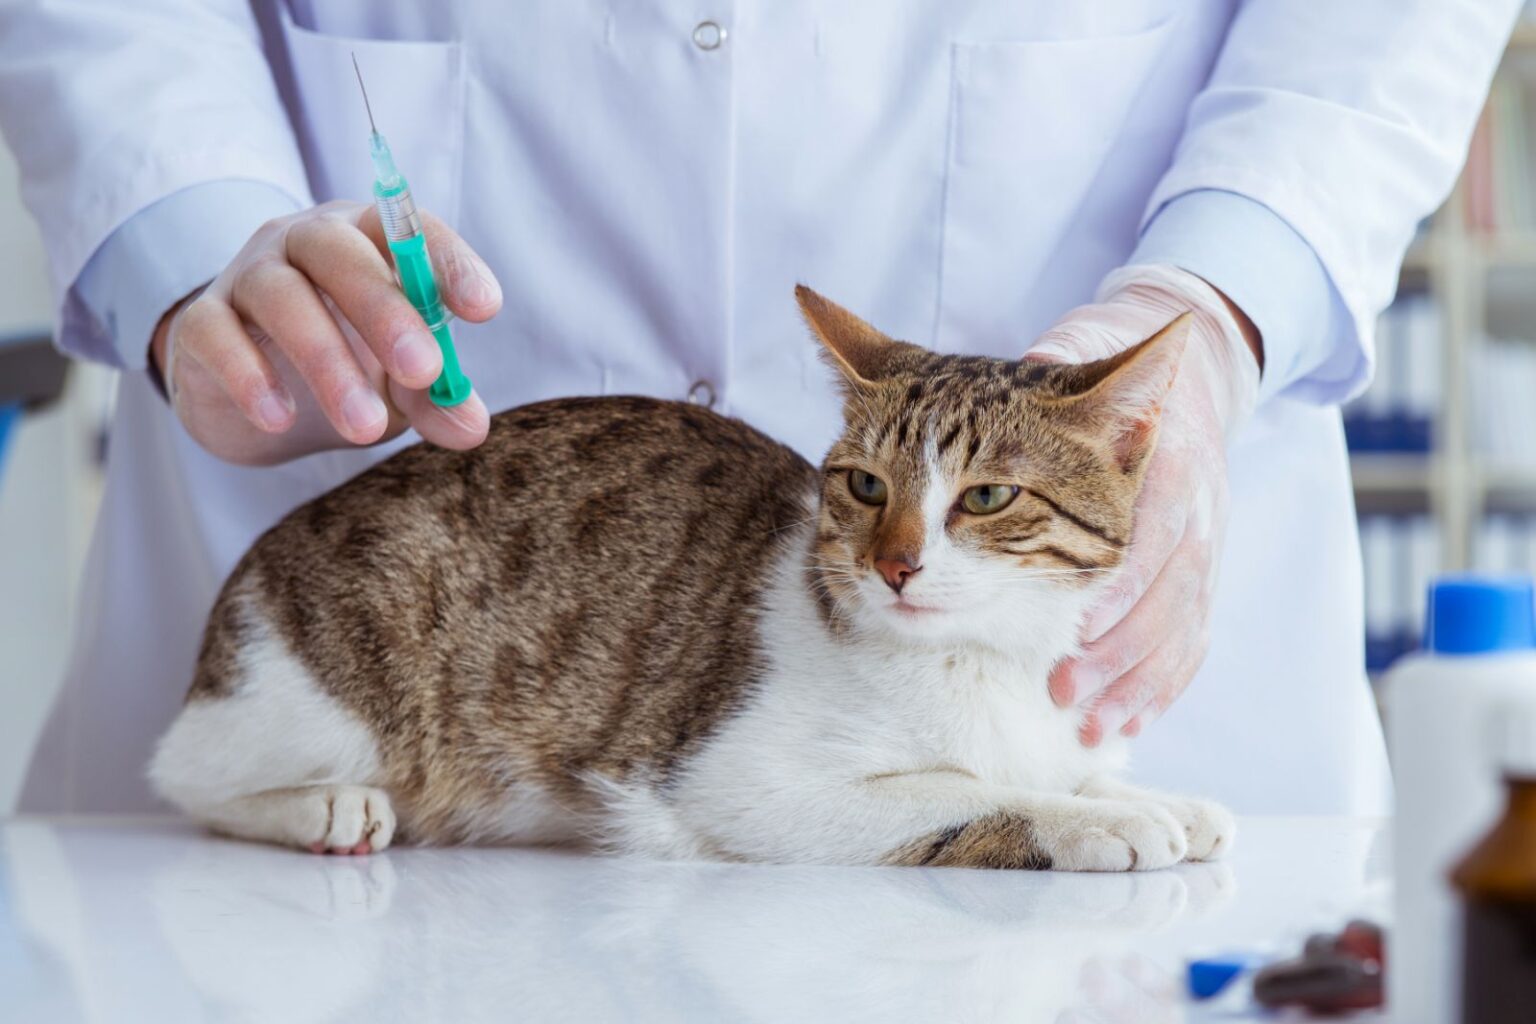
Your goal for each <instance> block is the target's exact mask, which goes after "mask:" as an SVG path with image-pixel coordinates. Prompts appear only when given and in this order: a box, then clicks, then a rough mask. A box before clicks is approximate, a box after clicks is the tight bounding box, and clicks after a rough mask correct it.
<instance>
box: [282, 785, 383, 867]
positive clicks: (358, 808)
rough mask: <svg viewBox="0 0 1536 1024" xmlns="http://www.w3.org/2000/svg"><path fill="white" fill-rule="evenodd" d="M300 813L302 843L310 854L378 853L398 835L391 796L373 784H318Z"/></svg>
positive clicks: (308, 796)
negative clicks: (390, 801) (301, 818)
mask: <svg viewBox="0 0 1536 1024" xmlns="http://www.w3.org/2000/svg"><path fill="white" fill-rule="evenodd" d="M300 814H301V815H302V816H303V818H304V819H305V821H304V822H303V824H302V825H301V827H300V828H299V830H298V831H299V834H300V835H301V836H305V837H306V838H304V839H303V840H302V841H301V845H302V846H304V847H305V848H306V849H308V850H309V851H310V852H311V853H341V854H348V853H350V854H362V853H377V852H379V851H380V850H384V849H387V848H388V847H389V844H390V842H391V841H392V840H393V839H394V838H395V812H394V808H392V807H391V806H390V803H389V796H388V794H386V793H385V792H384V791H383V790H382V789H374V788H373V787H371V786H316V787H315V788H314V789H313V790H311V791H310V792H309V793H308V794H307V795H306V798H305V800H304V803H303V806H302V809H301V810H300Z"/></svg>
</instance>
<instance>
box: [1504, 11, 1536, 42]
mask: <svg viewBox="0 0 1536 1024" xmlns="http://www.w3.org/2000/svg"><path fill="white" fill-rule="evenodd" d="M1509 49H1511V50H1536V23H1532V22H1529V21H1526V20H1525V19H1524V18H1522V19H1521V20H1520V21H1518V22H1516V23H1515V31H1514V34H1513V35H1511V36H1510V37H1509Z"/></svg>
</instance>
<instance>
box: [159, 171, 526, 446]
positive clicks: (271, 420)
mask: <svg viewBox="0 0 1536 1024" xmlns="http://www.w3.org/2000/svg"><path fill="white" fill-rule="evenodd" d="M416 224H417V225H418V230H417V231H416V232H415V233H414V237H416V238H419V239H420V243H421V246H422V248H424V249H427V250H429V251H430V253H431V263H430V265H431V267H432V271H433V273H432V274H431V275H430V279H431V280H432V281H433V283H434V284H435V285H438V286H440V290H439V294H438V300H439V305H440V306H445V307H446V308H447V310H448V311H449V312H451V313H452V314H453V315H454V316H457V317H458V318H460V319H462V320H466V321H470V322H480V321H484V320H488V319H490V318H491V317H492V316H494V315H495V314H496V312H497V310H499V309H500V307H501V287H500V285H499V284H498V283H497V281H496V279H495V277H494V276H493V275H492V274H491V272H490V270H489V269H488V268H487V267H486V265H485V263H484V261H483V260H481V259H480V257H479V256H478V255H476V253H475V252H474V250H472V249H471V248H470V247H469V245H468V244H467V243H465V242H464V240H463V239H461V238H460V237H459V236H458V235H457V234H455V233H454V232H453V231H452V230H451V229H450V228H448V227H447V225H445V224H443V223H442V222H441V221H439V220H438V219H436V218H435V217H433V216H432V215H431V214H429V213H425V212H418V213H417V214H416ZM391 260H392V254H391V248H390V245H389V238H388V237H386V232H385V230H384V227H383V225H382V224H381V222H380V218H379V211H378V210H377V209H376V208H375V207H374V206H371V205H367V204H363V203H355V202H343V201H337V202H332V203H326V204H324V205H322V206H317V207H313V208H311V209H308V210H304V211H301V212H298V213H294V214H292V215H290V216H287V217H281V218H278V219H276V220H272V221H269V222H267V223H266V224H263V225H262V226H261V227H260V228H259V229H258V230H257V231H256V233H255V234H254V235H252V236H251V238H250V240H249V241H248V242H247V243H246V244H245V246H244V248H242V249H241V250H240V252H239V253H238V254H237V255H236V256H235V258H234V259H233V260H231V261H230V263H229V265H228V266H226V267H225V268H224V270H223V271H222V272H221V273H220V274H219V276H218V277H217V278H215V279H214V280H213V282H212V283H211V284H209V285H208V286H207V287H206V288H205V289H203V290H202V291H201V293H198V294H196V295H195V296H193V297H189V298H187V299H185V300H183V301H182V302H181V303H178V304H177V306H176V307H175V308H174V309H172V310H171V311H169V312H168V313H167V315H166V316H165V317H163V318H162V320H161V322H160V324H159V326H158V327H157V329H156V331H155V336H154V340H153V344H152V347H151V352H152V357H153V358H154V360H155V363H156V365H157V366H158V367H159V368H160V370H161V372H162V374H163V375H164V376H165V378H166V382H167V386H168V389H169V390H170V392H171V396H172V404H173V407H174V408H175V410H176V413H177V415H178V416H179V417H180V418H181V421H182V423H183V425H184V426H185V427H186V429H187V431H188V432H189V433H190V434H191V435H192V437H193V438H194V439H195V440H197V441H198V443H199V444H201V445H202V446H203V447H204V448H206V449H207V450H208V451H210V452H212V453H213V454H214V455H216V456H218V457H220V458H223V459H225V460H227V461H231V462H238V463H243V464H253V465H254V464H271V463H277V462H284V461H287V460H289V459H293V458H297V457H299V456H302V455H307V454H309V453H311V452H315V451H321V450H324V449H328V448H342V447H350V446H353V445H367V444H373V443H376V442H378V441H382V440H387V439H389V438H391V437H394V436H395V435H397V434H399V433H400V432H401V431H403V430H405V429H406V428H407V427H414V428H415V429H416V430H417V431H418V432H419V433H420V434H421V435H422V436H423V437H424V438H426V439H427V440H429V441H431V442H433V443H434V444H438V445H441V446H443V447H446V448H460V449H462V448H472V447H474V446H475V445H478V444H479V443H480V442H481V441H483V440H484V439H485V436H486V432H487V431H488V429H489V415H488V413H487V412H486V408H485V405H484V403H482V402H481V400H480V398H479V396H478V395H476V394H475V393H474V392H473V391H470V392H469V394H468V397H467V398H465V399H463V400H461V401H459V402H458V403H457V404H454V405H439V404H436V403H434V401H433V400H432V398H431V397H430V394H429V389H430V388H431V387H432V386H433V384H434V383H435V382H436V381H437V380H438V378H439V377H440V376H443V375H444V370H445V362H444V358H443V350H442V349H441V348H440V343H439V340H438V338H436V337H434V335H433V333H432V332H431V331H430V330H429V329H428V326H427V324H426V323H424V322H423V316H422V314H421V313H420V312H418V310H417V308H416V307H415V306H413V304H412V302H411V301H410V300H409V299H408V298H407V297H406V295H405V294H403V293H402V291H401V283H400V282H398V281H397V279H396V276H395V271H394V269H393V268H392V267H391ZM423 265H425V264H424V263H423V262H418V263H417V264H415V266H416V267H417V268H420V267H421V266H423ZM402 269H403V268H402ZM428 308H429V310H430V306H429V307H428ZM436 319H437V320H438V321H443V320H445V319H446V318H444V317H437V318H436ZM439 326H441V323H439ZM445 333H446V331H445ZM463 386H464V387H465V388H467V382H465V384H464V385H463ZM450 397H451V396H450Z"/></svg>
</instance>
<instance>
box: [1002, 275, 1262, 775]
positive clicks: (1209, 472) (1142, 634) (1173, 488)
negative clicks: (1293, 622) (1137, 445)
mask: <svg viewBox="0 0 1536 1024" xmlns="http://www.w3.org/2000/svg"><path fill="white" fill-rule="evenodd" d="M1185 311H1190V312H1192V313H1194V321H1193V323H1192V324H1191V327H1190V334H1189V340H1188V342H1187V345H1186V348H1185V351H1184V358H1183V362H1182V363H1181V364H1180V367H1179V373H1178V376H1177V378H1175V380H1174V384H1173V387H1172V389H1171V390H1170V392H1169V394H1168V399H1167V402H1166V403H1165V405H1164V407H1163V414H1162V425H1161V428H1160V430H1159V432H1158V440H1157V448H1156V450H1155V451H1154V452H1153V454H1152V459H1151V461H1150V462H1149V463H1148V465H1147V472H1146V478H1145V482H1144V484H1143V486H1142V491H1141V495H1140V497H1139V498H1138V499H1137V502H1136V522H1135V526H1134V528H1133V529H1132V532H1131V542H1130V546H1129V547H1128V548H1127V550H1126V555H1125V562H1124V565H1123V567H1122V569H1121V571H1120V572H1119V574H1118V575H1117V577H1116V580H1115V582H1114V583H1113V584H1112V585H1111V586H1110V588H1109V589H1108V590H1107V591H1106V592H1105V593H1104V595H1103V597H1102V598H1101V599H1100V601H1099V603H1098V604H1097V605H1096V606H1095V607H1094V608H1093V610H1092V611H1090V613H1089V615H1088V618H1087V621H1086V622H1085V623H1084V627H1083V634H1082V639H1083V652H1082V654H1081V655H1080V656H1079V657H1077V658H1074V659H1070V660H1067V661H1063V662H1062V663H1061V664H1059V665H1057V666H1056V668H1055V669H1054V670H1053V671H1052V673H1051V677H1050V690H1051V697H1052V698H1053V699H1054V700H1055V702H1056V703H1057V704H1058V705H1060V706H1062V707H1071V706H1078V707H1086V708H1088V709H1089V714H1088V715H1087V716H1086V718H1085V719H1084V723H1083V727H1082V732H1081V738H1082V741H1083V743H1085V744H1086V745H1088V746H1095V745H1097V744H1098V743H1099V741H1100V740H1101V739H1102V738H1103V737H1105V736H1108V735H1111V734H1112V733H1114V732H1115V731H1117V730H1118V731H1119V732H1120V733H1122V734H1123V735H1126V736H1135V735H1136V734H1137V733H1138V732H1140V731H1141V729H1142V728H1143V727H1144V726H1145V725H1146V724H1147V723H1148V722H1150V721H1152V720H1153V719H1154V718H1156V717H1157V716H1158V715H1159V714H1161V713H1162V712H1163V711H1164V710H1166V709H1167V708H1168V706H1169V705H1170V704H1171V703H1173V701H1174V700H1175V699H1176V698H1177V697H1178V696H1179V694H1181V693H1182V692H1183V691H1184V688H1185V687H1186V686H1188V685H1189V681H1190V680H1191V679H1192V678H1193V677H1194V674H1195V671H1196V669H1198V668H1199V667H1200V664H1201V662H1202V661H1203V660H1204V659H1205V654H1206V651H1207V649H1208V648H1209V646H1210V636H1209V619H1210V606H1211V594H1212V591H1213V589H1214V587H1215V583H1216V570H1217V563H1218V559H1219V557H1220V553H1221V543H1222V537H1223V533H1224V528H1225V525H1226V509H1227V463H1226V445H1227V442H1228V441H1229V440H1230V439H1231V437H1232V436H1233V434H1234V433H1235V432H1236V430H1237V429H1238V428H1239V427H1240V426H1241V425H1242V424H1243V422H1244V421H1245V420H1246V419H1247V418H1248V417H1249V415H1251V414H1252V412H1253V407H1254V402H1255V400H1256V398H1257V396H1258V387H1259V362H1258V357H1257V353H1256V352H1255V351H1254V348H1253V347H1250V344H1249V342H1248V341H1247V340H1246V339H1245V334H1244V324H1243V322H1241V321H1240V320H1239V317H1241V313H1239V312H1237V311H1236V307H1234V306H1232V305H1231V304H1230V303H1229V302H1228V301H1227V300H1226V298H1225V297H1224V296H1223V295H1222V294H1221V293H1220V292H1218V291H1216V289H1214V288H1212V287H1211V286H1210V285H1209V284H1207V283H1206V282H1205V281H1204V280H1202V279H1201V278H1199V277H1196V276H1195V275H1194V274H1191V273H1188V272H1186V271H1183V270H1179V269H1177V268H1175V267H1170V266H1164V265H1153V266H1133V267H1125V268H1122V269H1120V270H1117V271H1115V272H1114V273H1112V274H1110V275H1109V276H1108V277H1107V278H1105V279H1104V283H1103V284H1102V285H1100V286H1099V293H1098V301H1096V302H1095V303H1093V304H1092V305H1088V306H1080V307H1078V308H1077V309H1074V310H1072V311H1071V312H1069V313H1068V314H1067V315H1066V316H1064V317H1062V318H1061V320H1059V321H1058V322H1057V323H1056V325H1055V326H1054V327H1052V328H1051V329H1050V330H1048V331H1046V332H1045V334H1043V335H1041V337H1040V338H1039V339H1038V340H1037V341H1036V342H1035V343H1034V345H1033V346H1031V347H1030V349H1029V352H1028V353H1026V357H1028V358H1041V359H1051V360H1056V361H1062V362H1085V361H1088V360H1092V359H1102V358H1104V357H1106V356H1109V355H1112V354H1114V353H1116V352H1119V351H1121V350H1122V349H1125V348H1128V347H1129V346H1131V345H1133V344H1135V343H1136V342H1139V341H1141V340H1142V339H1144V338H1147V337H1149V336H1151V335H1152V334H1154V333H1155V332H1156V331H1158V330H1159V329H1160V328H1162V327H1163V326H1164V325H1166V324H1167V323H1168V322H1169V321H1170V320H1172V319H1173V318H1174V317H1176V316H1178V315H1179V314H1181V313H1183V312H1185ZM1247 327H1248V330H1250V331H1251V330H1252V326H1251V324H1249V325H1247ZM1254 338H1255V342H1254V345H1255V346H1256V344H1257V340H1256V339H1257V334H1256V332H1255V333H1254Z"/></svg>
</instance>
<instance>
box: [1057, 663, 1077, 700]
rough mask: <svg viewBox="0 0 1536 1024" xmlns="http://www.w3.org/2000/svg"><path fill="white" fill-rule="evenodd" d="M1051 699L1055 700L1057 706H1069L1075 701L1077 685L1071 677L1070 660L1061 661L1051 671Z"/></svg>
mask: <svg viewBox="0 0 1536 1024" xmlns="http://www.w3.org/2000/svg"><path fill="white" fill-rule="evenodd" d="M1050 690H1051V700H1053V701H1055V702H1056V706H1057V707H1059V708H1069V707H1071V706H1072V705H1073V704H1074V703H1075V701H1074V700H1073V698H1074V697H1075V696H1076V694H1077V686H1076V684H1075V683H1074V682H1073V679H1072V667H1071V663H1070V662H1062V663H1061V664H1060V665H1057V666H1056V668H1055V669H1053V670H1052V671H1051V681H1050Z"/></svg>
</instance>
